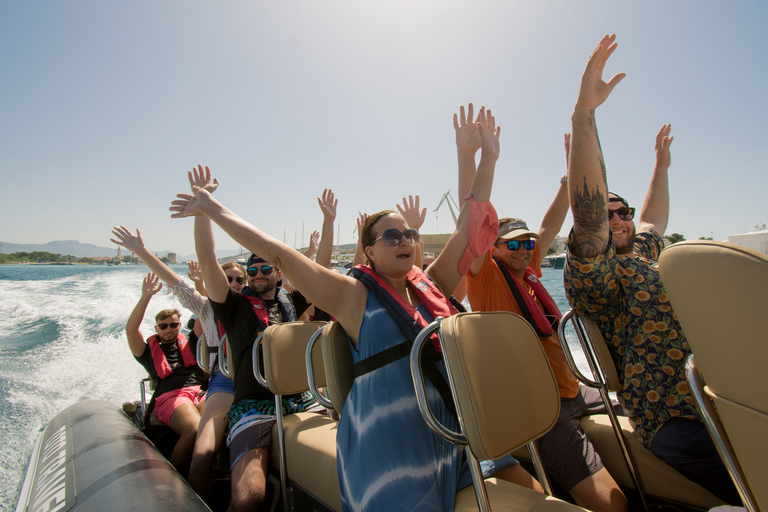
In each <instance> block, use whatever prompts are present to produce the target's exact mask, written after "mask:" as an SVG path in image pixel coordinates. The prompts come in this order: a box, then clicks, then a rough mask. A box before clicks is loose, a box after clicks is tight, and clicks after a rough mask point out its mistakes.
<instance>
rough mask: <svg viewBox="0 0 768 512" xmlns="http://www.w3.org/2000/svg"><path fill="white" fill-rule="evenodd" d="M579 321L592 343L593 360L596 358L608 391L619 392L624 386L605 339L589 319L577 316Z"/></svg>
mask: <svg viewBox="0 0 768 512" xmlns="http://www.w3.org/2000/svg"><path fill="white" fill-rule="evenodd" d="M579 320H581V322H582V324H583V325H584V328H585V329H586V331H587V335H588V336H589V339H590V340H591V342H592V343H591V345H592V350H593V352H594V354H595V358H597V362H598V364H599V365H600V367H601V368H602V370H603V374H604V375H605V380H606V384H607V385H608V391H620V390H621V388H622V387H623V385H624V384H623V382H622V381H621V379H619V374H618V372H617V371H616V365H615V364H614V362H613V358H612V357H611V352H610V350H609V349H608V345H607V344H606V341H605V338H603V333H601V332H600V328H599V327H598V326H597V324H596V323H595V322H593V321H592V320H591V319H589V318H587V317H585V316H581V315H579Z"/></svg>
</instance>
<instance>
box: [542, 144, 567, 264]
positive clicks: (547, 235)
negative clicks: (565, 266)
mask: <svg viewBox="0 0 768 512" xmlns="http://www.w3.org/2000/svg"><path fill="white" fill-rule="evenodd" d="M564 145H565V162H566V165H567V164H568V154H569V152H570V146H571V134H570V133H566V134H565V144H564ZM566 215H568V175H567V174H566V175H565V176H563V177H562V178H561V179H560V186H559V187H558V189H557V193H556V194H555V198H554V199H553V200H552V204H551V205H549V209H548V210H547V213H545V214H544V218H543V219H542V220H541V227H540V228H539V237H540V238H539V244H540V248H541V250H540V251H539V252H540V254H541V261H539V265H541V262H542V261H544V258H545V257H546V256H547V251H548V250H549V248H550V247H551V246H552V242H554V241H555V238H556V237H557V234H558V233H559V232H560V229H561V228H562V227H563V222H565V216H566Z"/></svg>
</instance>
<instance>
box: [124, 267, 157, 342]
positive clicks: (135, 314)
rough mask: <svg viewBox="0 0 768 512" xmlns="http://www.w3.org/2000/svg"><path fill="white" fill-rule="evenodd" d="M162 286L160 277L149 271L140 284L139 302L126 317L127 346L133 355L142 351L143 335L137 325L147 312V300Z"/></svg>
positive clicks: (139, 325) (139, 324)
mask: <svg viewBox="0 0 768 512" xmlns="http://www.w3.org/2000/svg"><path fill="white" fill-rule="evenodd" d="M162 288H163V284H162V283H161V282H160V278H159V277H158V276H156V275H155V274H153V273H152V272H150V273H149V274H147V277H145V278H144V281H143V283H142V285H141V297H139V302H137V303H136V306H135V307H134V308H133V311H131V316H129V317H128V322H126V324H125V335H126V337H127V338H128V347H130V349H131V353H132V354H133V355H134V356H135V357H140V356H141V354H143V353H144V347H146V343H145V342H144V336H143V335H142V334H141V331H140V330H139V327H141V321H142V320H144V315H145V314H146V312H147V306H148V305H149V300H150V299H151V298H152V296H153V295H154V294H156V293H157V292H159V291H160V290H161V289H162Z"/></svg>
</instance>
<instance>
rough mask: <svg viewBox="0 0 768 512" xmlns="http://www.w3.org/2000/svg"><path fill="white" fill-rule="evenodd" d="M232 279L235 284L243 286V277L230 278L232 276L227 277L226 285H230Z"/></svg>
mask: <svg viewBox="0 0 768 512" xmlns="http://www.w3.org/2000/svg"><path fill="white" fill-rule="evenodd" d="M270 274H271V272H270ZM254 275H256V274H254ZM265 275H266V274H265ZM233 279H234V280H235V281H237V284H245V278H244V277H232V276H227V282H228V283H231V282H232V280H233Z"/></svg>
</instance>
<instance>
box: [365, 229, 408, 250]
mask: <svg viewBox="0 0 768 512" xmlns="http://www.w3.org/2000/svg"><path fill="white" fill-rule="evenodd" d="M403 237H405V239H406V240H407V241H408V245H416V244H418V243H419V239H420V237H419V232H418V231H416V230H415V229H413V228H408V229H406V230H405V231H403V232H400V231H398V230H396V229H394V228H392V229H387V230H386V231H384V233H382V234H381V236H380V237H379V238H377V239H376V240H374V241H373V242H371V243H369V244H368V246H369V247H370V246H371V245H373V244H375V243H376V242H378V241H379V240H384V243H385V244H387V245H390V246H392V245H400V242H401V241H402V240H403Z"/></svg>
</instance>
